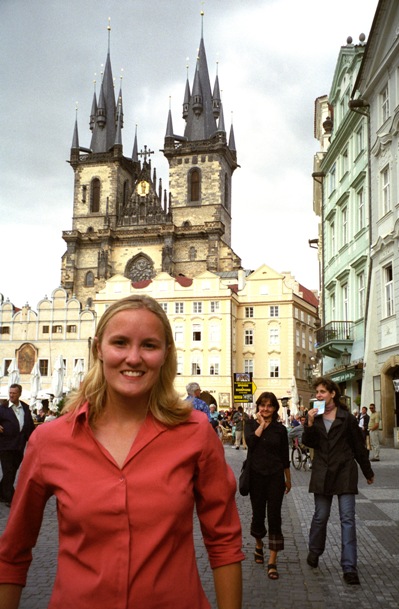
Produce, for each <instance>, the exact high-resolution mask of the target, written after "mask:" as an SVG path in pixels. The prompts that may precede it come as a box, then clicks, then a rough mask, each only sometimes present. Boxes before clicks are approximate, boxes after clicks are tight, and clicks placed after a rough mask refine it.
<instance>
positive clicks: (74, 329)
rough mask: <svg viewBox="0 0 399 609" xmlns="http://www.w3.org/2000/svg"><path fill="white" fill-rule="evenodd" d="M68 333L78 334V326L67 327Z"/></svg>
mask: <svg viewBox="0 0 399 609" xmlns="http://www.w3.org/2000/svg"><path fill="white" fill-rule="evenodd" d="M67 332H68V333H69V334H76V332H77V326H74V325H72V326H67Z"/></svg>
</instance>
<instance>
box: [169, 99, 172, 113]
mask: <svg viewBox="0 0 399 609" xmlns="http://www.w3.org/2000/svg"><path fill="white" fill-rule="evenodd" d="M169 110H172V96H171V95H169Z"/></svg>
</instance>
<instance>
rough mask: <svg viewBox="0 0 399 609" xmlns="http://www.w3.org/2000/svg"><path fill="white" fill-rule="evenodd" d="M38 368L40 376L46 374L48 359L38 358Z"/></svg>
mask: <svg viewBox="0 0 399 609" xmlns="http://www.w3.org/2000/svg"><path fill="white" fill-rule="evenodd" d="M39 370H40V375H41V376H48V359H39Z"/></svg>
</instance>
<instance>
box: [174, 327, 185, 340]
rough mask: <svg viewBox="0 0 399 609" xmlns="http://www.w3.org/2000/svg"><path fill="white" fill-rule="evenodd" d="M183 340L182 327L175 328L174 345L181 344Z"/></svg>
mask: <svg viewBox="0 0 399 609" xmlns="http://www.w3.org/2000/svg"><path fill="white" fill-rule="evenodd" d="M183 339H184V329H183V326H182V325H180V324H179V325H176V326H175V343H182V342H183Z"/></svg>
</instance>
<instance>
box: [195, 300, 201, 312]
mask: <svg viewBox="0 0 399 609" xmlns="http://www.w3.org/2000/svg"><path fill="white" fill-rule="evenodd" d="M193 313H202V302H193Z"/></svg>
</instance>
